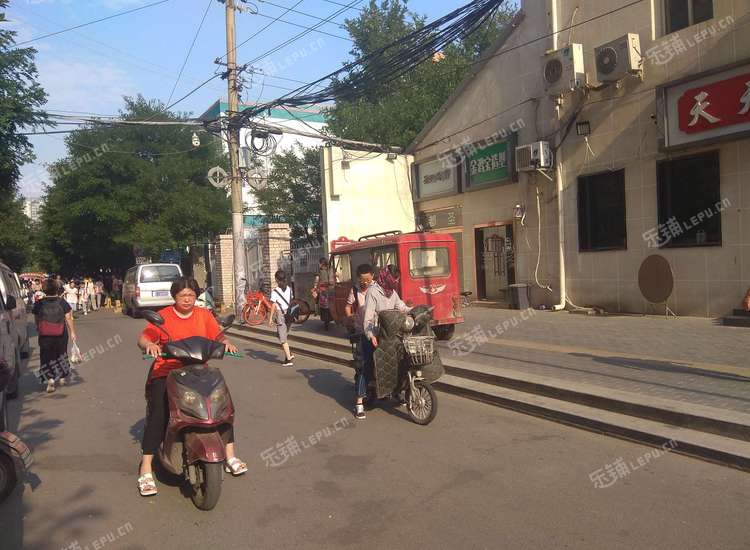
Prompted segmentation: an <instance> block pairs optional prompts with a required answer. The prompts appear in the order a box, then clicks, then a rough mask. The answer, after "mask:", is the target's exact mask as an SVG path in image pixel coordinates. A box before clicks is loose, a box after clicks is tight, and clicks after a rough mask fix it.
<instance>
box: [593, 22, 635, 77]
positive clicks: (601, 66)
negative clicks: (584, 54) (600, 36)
mask: <svg viewBox="0 0 750 550" xmlns="http://www.w3.org/2000/svg"><path fill="white" fill-rule="evenodd" d="M640 52H641V40H640V38H639V36H638V35H637V34H635V33H632V32H630V33H628V34H626V35H625V36H621V37H620V38H618V39H617V40H613V41H612V42H609V43H607V44H603V45H601V46H599V47H598V48H595V49H594V58H595V59H596V78H597V80H598V81H599V82H615V81H617V80H620V79H621V78H623V77H625V76H627V75H628V74H640V72H641V70H642V66H641V65H642V63H641V62H642V60H641V53H640Z"/></svg>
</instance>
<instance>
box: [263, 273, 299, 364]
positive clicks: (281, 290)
mask: <svg viewBox="0 0 750 550" xmlns="http://www.w3.org/2000/svg"><path fill="white" fill-rule="evenodd" d="M274 279H276V284H277V285H278V286H277V287H276V288H274V289H273V290H272V291H271V302H272V303H273V306H272V307H271V314H270V315H269V316H268V326H273V325H274V324H276V333H277V334H278V335H279V343H280V344H281V350H282V351H283V352H284V363H283V366H285V367H291V366H293V365H294V363H292V360H293V359H294V355H292V352H291V350H290V349H289V342H288V341H287V334H288V332H289V327H290V325H291V323H289V324H287V322H286V320H285V319H284V314H285V313H286V312H287V311H289V307H290V306H291V303H292V299H293V298H294V294H293V293H292V287H290V286H289V285H288V284H287V280H286V272H285V271H283V270H279V271H277V272H276V274H275V275H274Z"/></svg>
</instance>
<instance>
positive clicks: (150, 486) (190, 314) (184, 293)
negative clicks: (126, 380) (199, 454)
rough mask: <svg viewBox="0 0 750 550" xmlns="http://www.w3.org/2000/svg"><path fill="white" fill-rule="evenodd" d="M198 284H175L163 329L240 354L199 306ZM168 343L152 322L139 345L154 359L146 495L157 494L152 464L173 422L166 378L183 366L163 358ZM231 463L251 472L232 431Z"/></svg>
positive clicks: (142, 476)
mask: <svg viewBox="0 0 750 550" xmlns="http://www.w3.org/2000/svg"><path fill="white" fill-rule="evenodd" d="M198 291H199V287H198V283H197V282H196V280H195V279H193V278H192V277H180V278H179V279H177V280H176V281H175V282H174V283H172V288H171V290H170V293H171V294H172V297H173V298H174V302H175V303H174V305H171V306H167V307H165V308H164V309H162V310H160V311H159V314H160V315H161V316H162V317H163V318H164V325H163V328H164V330H166V331H167V332H168V333H169V334H170V336H171V337H172V339H173V340H182V339H183V338H189V337H190V336H203V337H205V338H209V339H211V340H217V341H219V342H223V343H224V344H225V345H226V349H227V351H229V352H233V353H237V348H236V347H235V346H234V345H233V344H232V343H230V342H229V341H228V340H227V338H226V336H224V335H223V334H221V328H220V327H219V324H218V323H217V322H216V319H214V316H213V315H212V314H211V312H209V311H208V310H207V309H203V308H200V307H195V300H196V299H197V298H198V293H199V292H198ZM166 343H167V337H166V335H165V334H164V333H163V332H162V331H160V330H159V329H158V328H157V327H155V326H154V325H151V324H149V325H148V326H147V327H146V329H145V330H144V331H143V332H142V333H141V336H140V338H139V339H138V346H139V347H140V348H141V349H142V350H143V351H144V352H145V353H147V354H148V355H151V356H152V357H154V358H155V359H156V360H155V361H154V364H153V366H152V367H151V371H150V372H149V375H148V382H147V383H146V427H145V429H144V431H143V440H142V442H141V448H142V450H143V460H142V461H141V467H140V473H139V477H138V489H139V491H140V493H141V495H142V496H150V495H155V494H156V493H157V490H156V482H155V481H154V476H153V469H152V463H153V459H154V455H155V454H156V453H157V452H158V451H159V446H160V445H161V442H162V440H163V439H164V433H165V431H166V429H167V422H168V421H169V409H168V406H167V385H166V380H167V379H166V377H167V375H168V374H169V372H170V371H171V370H173V369H178V368H180V367H182V364H181V363H180V362H179V361H176V360H174V359H164V358H163V357H161V356H160V355H161V347H162V346H163V345H164V344H166ZM226 453H227V466H228V467H229V469H230V470H231V471H232V474H233V475H235V476H238V475H242V474H244V473H245V472H247V464H245V463H244V462H242V461H241V460H240V459H239V458H237V457H236V456H235V454H234V434H233V433H232V432H231V431H230V433H229V443H228V444H227V447H226Z"/></svg>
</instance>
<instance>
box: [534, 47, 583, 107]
mask: <svg viewBox="0 0 750 550" xmlns="http://www.w3.org/2000/svg"><path fill="white" fill-rule="evenodd" d="M585 85H586V71H585V70H584V67H583V46H582V45H581V44H570V45H569V46H565V47H564V48H561V49H559V50H555V51H553V52H549V53H547V55H545V56H544V89H545V91H546V92H547V93H548V94H549V95H560V94H564V93H567V92H570V91H571V90H576V89H578V88H582V87H583V86H585Z"/></svg>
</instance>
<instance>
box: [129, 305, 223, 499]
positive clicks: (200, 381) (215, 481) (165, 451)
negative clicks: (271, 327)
mask: <svg viewBox="0 0 750 550" xmlns="http://www.w3.org/2000/svg"><path fill="white" fill-rule="evenodd" d="M142 313H143V317H144V318H145V319H146V320H147V321H148V322H149V323H151V324H152V325H155V326H156V327H157V328H158V329H159V330H161V331H162V332H163V333H164V334H165V335H166V336H167V338H168V339H169V341H168V342H167V343H166V344H165V345H164V346H163V348H162V357H165V358H167V359H176V360H178V361H180V362H181V363H182V364H183V365H184V366H183V367H182V368H179V369H175V370H173V371H171V372H170V373H169V375H168V376H167V402H168V403H169V424H168V426H167V432H166V434H165V436H164V441H163V442H162V445H161V448H160V449H159V462H160V463H161V465H162V466H164V468H165V469H166V470H167V471H169V472H171V473H172V474H174V475H182V476H184V477H185V479H186V480H187V481H188V482H189V483H190V486H191V487H192V489H193V494H192V495H191V499H192V501H193V504H195V506H197V507H198V508H199V509H201V510H211V509H213V508H214V506H216V503H217V502H218V500H219V496H220V495H221V483H222V480H223V478H224V473H223V467H224V462H225V461H226V458H227V457H226V452H225V447H226V444H227V443H228V441H227V434H228V431H229V428H231V427H232V425H233V424H234V405H233V404H232V397H231V396H230V395H229V388H227V385H226V382H225V381H224V377H223V376H222V374H221V371H220V370H219V369H218V368H215V367H209V366H208V361H209V360H213V359H223V358H224V355H233V356H237V355H235V354H231V353H227V352H226V349H225V346H224V344H222V343H220V342H215V341H213V340H209V339H208V338H204V337H202V336H192V337H190V338H185V339H183V340H176V341H172V338H171V336H170V335H169V333H168V332H167V331H166V330H164V328H163V327H162V325H163V324H164V319H163V318H162V317H161V315H159V314H158V313H156V312H154V311H150V310H145V311H143V312H142ZM233 322H234V315H230V316H228V317H227V318H226V319H224V320H223V321H222V323H221V325H222V326H223V327H225V329H224V330H226V329H227V328H228V327H230V326H231V325H232V323H233ZM147 357H149V356H144V358H147Z"/></svg>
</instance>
